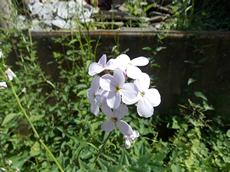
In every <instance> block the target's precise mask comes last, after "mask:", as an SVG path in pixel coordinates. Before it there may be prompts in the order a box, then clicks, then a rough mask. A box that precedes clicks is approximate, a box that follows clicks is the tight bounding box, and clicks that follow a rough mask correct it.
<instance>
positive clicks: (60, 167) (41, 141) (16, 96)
mask: <svg viewBox="0 0 230 172" xmlns="http://www.w3.org/2000/svg"><path fill="white" fill-rule="evenodd" d="M0 70H1V69H0ZM1 73H2V74H3V76H5V74H4V72H3V71H2V70H1ZM9 83H10V87H11V90H12V93H13V95H14V97H15V99H16V102H17V104H18V106H19V108H20V110H21V111H22V113H23V115H24V116H25V118H26V120H27V122H28V123H29V125H30V127H31V128H32V130H33V133H34V135H35V137H36V138H37V139H38V140H39V142H40V143H41V145H42V146H43V147H44V149H45V150H46V151H47V153H48V154H49V155H50V156H51V158H52V159H53V161H54V162H55V164H56V165H57V166H58V168H59V170H60V171H61V172H64V170H63V168H62V166H61V165H60V163H59V162H58V160H57V159H56V158H55V156H54V155H53V153H52V152H51V151H50V149H49V148H48V146H46V144H45V143H44V142H43V140H42V139H41V137H40V136H39V134H38V132H37V130H36V129H35V127H34V125H33V123H32V121H31V120H30V118H29V115H28V114H27V113H26V110H25V109H24V108H23V106H22V104H21V101H20V99H19V97H18V95H17V93H16V91H15V89H14V86H13V84H12V82H11V81H10V82H9Z"/></svg>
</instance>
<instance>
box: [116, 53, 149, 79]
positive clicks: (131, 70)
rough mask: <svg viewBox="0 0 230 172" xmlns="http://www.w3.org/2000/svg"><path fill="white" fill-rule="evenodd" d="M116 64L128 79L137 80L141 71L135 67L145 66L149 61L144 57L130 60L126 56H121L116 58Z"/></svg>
mask: <svg viewBox="0 0 230 172" xmlns="http://www.w3.org/2000/svg"><path fill="white" fill-rule="evenodd" d="M116 63H118V64H119V66H118V68H120V69H121V70H122V71H123V72H125V73H126V75H127V76H128V77H129V78H132V79H137V78H139V77H140V75H141V73H142V72H141V70H140V69H139V68H138V67H137V66H146V65H147V64H148V63H149V60H148V59H147V58H146V57H137V58H134V59H132V60H130V58H129V56H128V55H126V54H121V55H119V56H118V57H117V58H116Z"/></svg>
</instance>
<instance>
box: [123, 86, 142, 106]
mask: <svg viewBox="0 0 230 172" xmlns="http://www.w3.org/2000/svg"><path fill="white" fill-rule="evenodd" d="M137 94H138V91H137V88H136V86H135V85H134V84H133V83H125V84H124V85H123V87H122V102H123V103H125V104H127V105H131V104H134V103H136V102H137V101H138V97H137Z"/></svg>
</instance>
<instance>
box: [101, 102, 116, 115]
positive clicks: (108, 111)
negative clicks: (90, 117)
mask: <svg viewBox="0 0 230 172" xmlns="http://www.w3.org/2000/svg"><path fill="white" fill-rule="evenodd" d="M101 110H102V112H103V113H104V114H105V115H107V116H108V117H114V115H113V111H112V110H111V108H110V107H109V106H108V105H107V104H106V103H103V104H102V106H101Z"/></svg>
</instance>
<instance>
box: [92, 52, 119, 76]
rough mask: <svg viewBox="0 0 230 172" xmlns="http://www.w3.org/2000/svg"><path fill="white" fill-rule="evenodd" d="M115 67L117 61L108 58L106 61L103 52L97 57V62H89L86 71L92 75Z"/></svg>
mask: <svg viewBox="0 0 230 172" xmlns="http://www.w3.org/2000/svg"><path fill="white" fill-rule="evenodd" d="M115 68H117V63H116V62H115V60H114V59H110V60H109V61H108V62H107V56H106V55H105V54H104V55H102V56H101V58H100V59H99V61H98V63H96V62H93V63H91V64H90V66H89V71H88V73H89V75H90V76H94V75H96V74H99V73H101V72H102V71H104V70H114V69H115Z"/></svg>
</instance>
